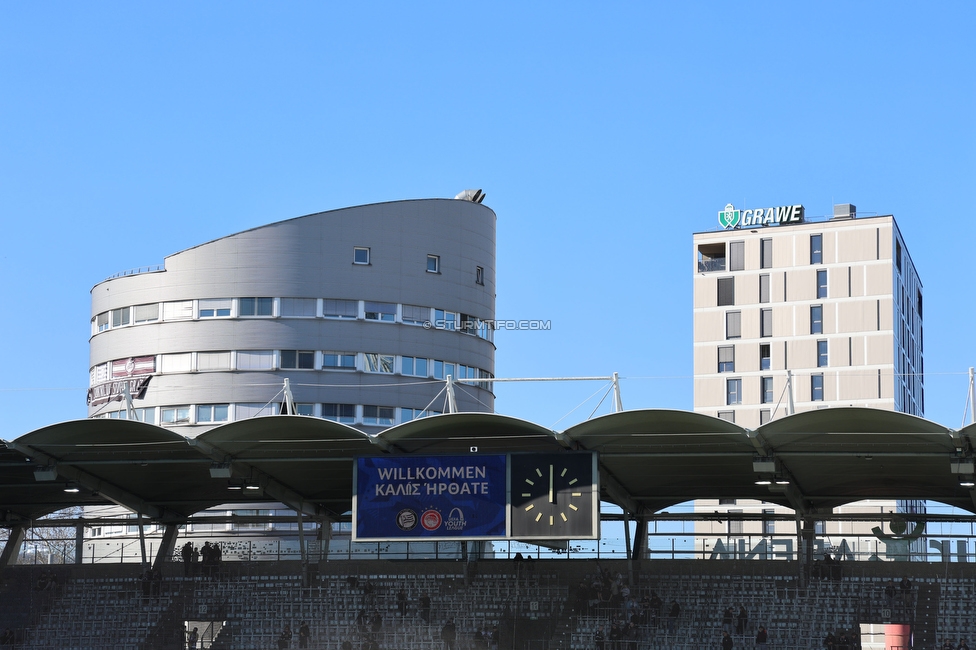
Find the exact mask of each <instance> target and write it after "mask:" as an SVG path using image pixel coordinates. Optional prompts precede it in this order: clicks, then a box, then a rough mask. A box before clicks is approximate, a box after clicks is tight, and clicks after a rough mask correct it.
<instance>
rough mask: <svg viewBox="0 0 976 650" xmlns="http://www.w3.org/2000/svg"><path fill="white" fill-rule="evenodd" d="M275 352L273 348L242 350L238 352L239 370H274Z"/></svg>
mask: <svg viewBox="0 0 976 650" xmlns="http://www.w3.org/2000/svg"><path fill="white" fill-rule="evenodd" d="M273 368H274V352H273V351H271V350H242V351H240V352H238V353H237V369H238V370H272V369H273Z"/></svg>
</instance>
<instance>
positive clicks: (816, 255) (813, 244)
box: [810, 235, 823, 264]
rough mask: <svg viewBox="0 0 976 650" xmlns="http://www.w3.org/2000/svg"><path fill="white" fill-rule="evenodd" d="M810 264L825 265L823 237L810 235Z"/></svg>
mask: <svg viewBox="0 0 976 650" xmlns="http://www.w3.org/2000/svg"><path fill="white" fill-rule="evenodd" d="M810 263H811V264H823V235H810Z"/></svg>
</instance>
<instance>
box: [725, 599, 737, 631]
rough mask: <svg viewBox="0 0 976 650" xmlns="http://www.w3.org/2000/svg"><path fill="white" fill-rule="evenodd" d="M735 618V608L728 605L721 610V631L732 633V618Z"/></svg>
mask: <svg viewBox="0 0 976 650" xmlns="http://www.w3.org/2000/svg"><path fill="white" fill-rule="evenodd" d="M734 618H735V608H734V607H732V605H729V606H728V607H726V608H725V611H724V612H722V631H723V632H728V633H729V634H732V619H734Z"/></svg>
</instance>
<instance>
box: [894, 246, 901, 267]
mask: <svg viewBox="0 0 976 650" xmlns="http://www.w3.org/2000/svg"><path fill="white" fill-rule="evenodd" d="M895 266H897V267H898V272H899V273H901V242H900V241H898V240H897V239H896V240H895Z"/></svg>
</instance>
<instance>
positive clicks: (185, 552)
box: [180, 542, 193, 576]
mask: <svg viewBox="0 0 976 650" xmlns="http://www.w3.org/2000/svg"><path fill="white" fill-rule="evenodd" d="M180 557H181V558H183V575H184V576H189V575H190V569H191V568H192V566H191V564H190V562H191V561H192V560H193V542H187V543H186V544H184V545H183V548H181V549H180Z"/></svg>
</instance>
